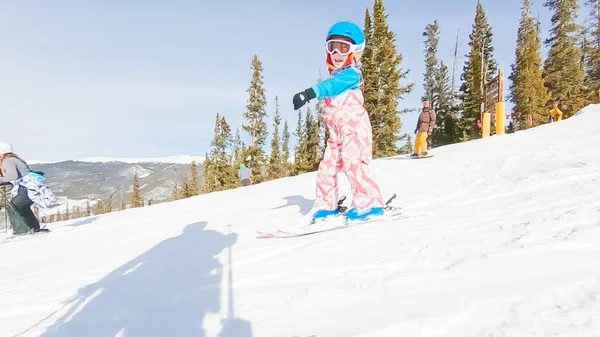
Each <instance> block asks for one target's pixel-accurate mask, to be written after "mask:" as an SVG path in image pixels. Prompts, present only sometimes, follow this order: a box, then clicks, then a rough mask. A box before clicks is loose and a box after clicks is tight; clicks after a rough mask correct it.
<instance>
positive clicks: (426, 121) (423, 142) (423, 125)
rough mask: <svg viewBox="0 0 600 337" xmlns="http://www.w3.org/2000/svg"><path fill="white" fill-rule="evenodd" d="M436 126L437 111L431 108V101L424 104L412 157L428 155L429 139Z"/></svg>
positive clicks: (418, 121)
mask: <svg viewBox="0 0 600 337" xmlns="http://www.w3.org/2000/svg"><path fill="white" fill-rule="evenodd" d="M434 125H435V111H434V110H433V108H431V104H430V102H429V101H424V102H423V109H422V110H421V114H420V115H419V120H417V127H416V128H415V134H416V135H417V138H416V139H415V150H414V152H413V154H412V155H411V156H413V157H417V156H426V155H427V137H428V136H431V132H433V127H434Z"/></svg>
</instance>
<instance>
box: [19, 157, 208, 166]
mask: <svg viewBox="0 0 600 337" xmlns="http://www.w3.org/2000/svg"><path fill="white" fill-rule="evenodd" d="M204 159H205V158H204V157H199V156H191V155H176V156H168V157H156V158H116V157H85V158H79V159H75V160H73V161H78V162H84V163H109V162H119V163H127V164H139V163H165V164H191V163H192V162H196V164H201V163H203V162H204ZM27 162H28V163H29V164H52V163H58V162H53V161H47V160H28V161H27Z"/></svg>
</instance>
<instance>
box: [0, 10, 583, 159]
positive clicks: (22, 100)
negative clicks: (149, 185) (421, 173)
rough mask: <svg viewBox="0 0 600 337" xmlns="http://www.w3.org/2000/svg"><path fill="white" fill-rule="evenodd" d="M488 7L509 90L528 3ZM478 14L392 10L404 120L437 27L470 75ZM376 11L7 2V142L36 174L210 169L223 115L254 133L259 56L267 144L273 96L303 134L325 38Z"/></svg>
mask: <svg viewBox="0 0 600 337" xmlns="http://www.w3.org/2000/svg"><path fill="white" fill-rule="evenodd" d="M481 2H482V4H483V6H484V9H485V10H486V13H487V16H488V20H489V22H490V24H491V25H492V28H493V33H494V40H493V43H494V47H495V57H496V60H497V61H498V63H499V66H500V68H502V69H503V70H504V72H505V80H506V81H508V79H507V76H508V74H509V71H510V64H511V63H512V62H513V59H514V46H515V39H516V34H517V25H518V20H519V15H520V5H521V3H520V0H504V1H497V0H482V1H481ZM476 3H477V1H476V0H452V1H448V0H429V1H386V2H385V5H386V9H387V13H388V22H389V24H390V27H391V28H392V30H393V31H394V32H395V33H396V34H397V47H398V51H399V52H401V53H402V54H403V56H404V60H403V63H402V67H403V68H404V69H410V73H409V75H408V78H407V79H406V80H404V83H406V82H407V81H410V82H414V83H415V87H414V90H413V92H412V93H410V94H409V95H407V96H406V97H405V98H404V99H403V100H401V101H400V102H399V109H402V108H414V107H418V106H419V105H420V97H421V95H422V92H423V89H422V79H423V75H422V74H423V72H424V60H423V37H422V36H421V34H422V32H423V29H424V27H425V25H426V24H427V23H429V22H433V20H436V19H437V20H438V22H439V24H440V27H441V41H440V45H439V56H440V57H441V58H442V59H444V60H445V61H446V63H447V64H449V65H451V62H452V54H453V46H454V42H455V39H456V35H457V34H459V56H460V59H459V64H458V67H459V69H458V71H457V76H459V75H460V72H461V71H462V66H463V64H464V57H463V56H464V55H465V54H466V53H467V52H468V34H469V32H470V30H471V25H472V23H473V17H474V13H475V5H476ZM367 7H369V8H372V0H368V1H364V0H352V1H347V0H346V1H343V0H328V1H316V0H305V1H273V0H268V1H267V0H253V1H242V0H223V1H205V0H200V1H198V0H195V1H192V0H173V1H158V0H143V1H142V0H137V1H136V0H130V1H99V0H97V1H91V0H89V1H82V0H71V1H67V0H62V1H60V0H59V1H52V2H49V1H25V0H21V1H10V2H9V1H4V2H2V3H0V34H1V36H0V37H1V40H2V41H3V43H2V48H1V49H0V79H1V80H0V111H1V115H2V118H1V119H0V123H1V125H2V133H1V136H0V140H2V141H8V142H11V143H13V145H14V147H15V151H16V152H17V153H19V154H20V155H22V156H23V157H24V158H26V159H37V160H63V159H74V158H79V157H85V156H112V157H157V156H169V155H177V154H192V155H204V153H205V151H206V150H207V149H208V147H209V144H210V141H211V139H212V136H213V127H214V119H215V114H216V113H217V112H219V113H221V114H223V115H225V117H226V118H227V120H228V122H229V123H230V124H231V125H232V127H233V128H234V130H235V128H238V127H240V128H241V125H242V123H244V120H243V117H242V113H243V111H244V110H245V105H246V100H247V93H246V89H247V87H248V85H249V81H250V77H251V74H252V71H251V69H250V63H251V60H252V56H253V55H254V54H257V55H258V56H259V58H260V59H261V61H262V62H263V67H264V82H265V88H266V90H267V95H268V97H267V98H268V103H269V105H268V111H269V128H270V130H271V127H272V126H271V125H272V112H273V102H274V98H275V95H278V96H279V101H280V112H281V114H282V116H283V118H287V120H288V122H289V124H290V128H291V129H292V130H293V129H294V128H295V123H296V115H297V112H296V111H293V106H292V103H291V101H292V96H293V94H294V93H296V92H298V91H300V90H303V89H305V88H307V87H309V86H311V85H312V84H314V83H315V81H316V80H317V77H318V74H319V71H320V70H321V71H324V70H325V66H324V50H323V45H324V44H323V41H324V37H325V34H326V32H327V30H328V28H329V26H330V25H331V24H333V23H334V22H336V21H339V20H350V21H354V22H356V23H358V24H359V25H360V26H361V27H362V25H363V23H364V13H365V9H366V8H367ZM534 10H535V12H536V13H539V17H540V20H541V22H542V33H543V37H546V35H547V31H548V28H549V20H550V13H549V11H548V10H547V9H546V8H544V7H542V0H534ZM586 12H587V10H586ZM582 18H583V17H582ZM544 56H545V54H544ZM507 90H508V83H507V85H506V86H505V94H507ZM311 105H313V104H312V102H311ZM509 108H510V106H507V109H509ZM401 118H402V120H403V124H404V125H403V129H402V130H403V132H410V131H411V130H413V129H414V124H415V121H416V114H412V115H402V117H401ZM243 136H244V137H245V138H246V139H247V138H248V137H247V135H246V134H244V133H243ZM270 138H271V137H270V135H269V140H270Z"/></svg>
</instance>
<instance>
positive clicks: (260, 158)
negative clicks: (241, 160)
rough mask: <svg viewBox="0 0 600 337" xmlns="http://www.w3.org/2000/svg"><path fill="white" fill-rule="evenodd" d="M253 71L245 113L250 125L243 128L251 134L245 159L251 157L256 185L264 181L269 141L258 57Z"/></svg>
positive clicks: (249, 163) (254, 60) (250, 166)
mask: <svg viewBox="0 0 600 337" xmlns="http://www.w3.org/2000/svg"><path fill="white" fill-rule="evenodd" d="M252 70H253V73H252V80H251V81H250V87H249V88H248V90H247V92H248V94H249V96H250V97H249V99H248V104H247V105H246V112H245V113H244V117H245V118H246V119H247V120H248V124H246V125H243V126H242V128H243V129H244V130H245V131H246V132H248V133H249V134H250V138H251V143H250V147H249V148H248V149H247V152H246V153H245V154H244V157H250V159H249V160H248V163H247V164H248V166H249V168H250V169H252V181H253V183H255V184H256V183H260V182H261V181H262V180H263V176H262V168H263V167H264V166H265V164H266V159H265V152H264V150H263V148H262V147H263V146H264V145H265V141H266V139H267V123H266V122H265V120H264V119H265V118H266V117H267V111H266V104H267V98H266V94H265V89H264V88H263V85H264V82H263V76H262V71H263V67H262V63H261V61H260V60H259V59H258V56H256V55H254V58H253V59H252Z"/></svg>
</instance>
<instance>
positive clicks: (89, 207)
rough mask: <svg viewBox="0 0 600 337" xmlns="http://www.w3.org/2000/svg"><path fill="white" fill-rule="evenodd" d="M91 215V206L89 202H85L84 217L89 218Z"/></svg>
mask: <svg viewBox="0 0 600 337" xmlns="http://www.w3.org/2000/svg"><path fill="white" fill-rule="evenodd" d="M90 215H92V206H90V201H89V200H87V201H86V202H85V213H84V216H90Z"/></svg>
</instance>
